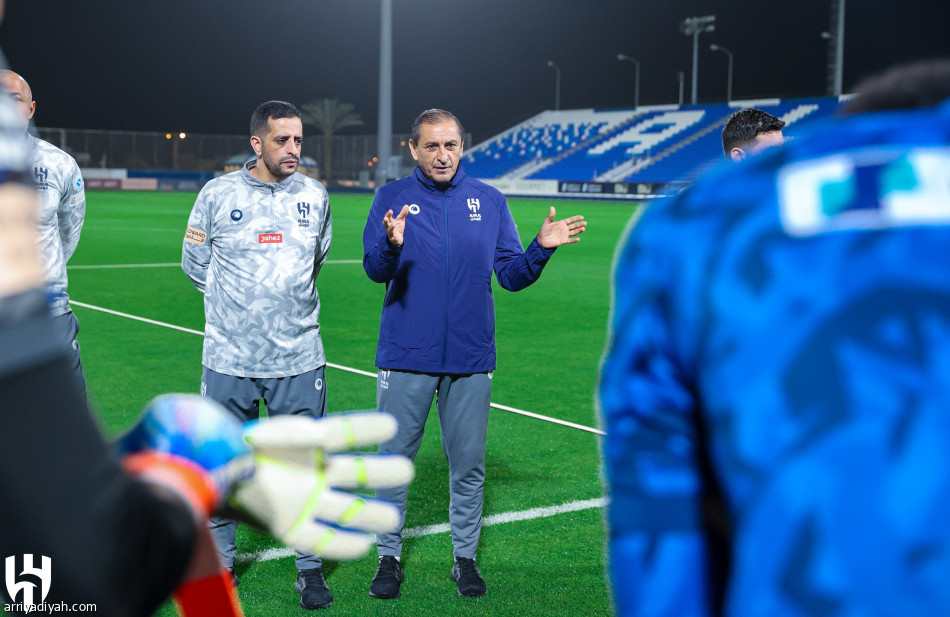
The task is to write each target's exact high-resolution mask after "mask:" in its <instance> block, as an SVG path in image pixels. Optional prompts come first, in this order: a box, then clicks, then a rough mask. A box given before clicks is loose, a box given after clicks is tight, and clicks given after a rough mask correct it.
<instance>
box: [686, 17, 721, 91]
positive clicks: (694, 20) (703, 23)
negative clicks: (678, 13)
mask: <svg viewBox="0 0 950 617" xmlns="http://www.w3.org/2000/svg"><path fill="white" fill-rule="evenodd" d="M715 22H716V16H715V15H704V16H703V17H687V18H686V19H684V20H683V21H682V22H680V31H681V32H682V33H683V34H685V35H686V36H691V37H693V105H695V104H696V84H697V82H698V81H699V35H700V34H702V33H703V32H713V31H714V30H715V29H716V23H715Z"/></svg>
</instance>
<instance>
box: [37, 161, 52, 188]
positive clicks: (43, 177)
mask: <svg viewBox="0 0 950 617" xmlns="http://www.w3.org/2000/svg"><path fill="white" fill-rule="evenodd" d="M33 176H34V177H35V178H36V188H37V189H39V190H41V191H45V190H46V189H48V188H49V170H48V169H46V168H45V167H40V166H39V165H36V166H34V167H33Z"/></svg>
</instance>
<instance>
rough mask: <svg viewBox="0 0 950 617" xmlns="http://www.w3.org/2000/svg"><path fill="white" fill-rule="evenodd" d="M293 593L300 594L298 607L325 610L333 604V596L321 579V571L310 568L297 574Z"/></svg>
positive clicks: (324, 580)
mask: <svg viewBox="0 0 950 617" xmlns="http://www.w3.org/2000/svg"><path fill="white" fill-rule="evenodd" d="M294 591H296V592H297V593H299V594H300V606H302V607H304V608H309V609H315V608H326V607H328V606H330V605H331V604H333V594H331V593H330V588H329V587H327V579H325V578H323V570H322V569H320V568H311V569H310V570H301V571H300V572H298V573H297V581H296V582H295V583H294Z"/></svg>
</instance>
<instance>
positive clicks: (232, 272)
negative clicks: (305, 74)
mask: <svg viewBox="0 0 950 617" xmlns="http://www.w3.org/2000/svg"><path fill="white" fill-rule="evenodd" d="M302 140H303V125H302V123H301V120H300V112H299V111H298V110H297V109H296V108H295V107H294V106H293V105H291V104H290V103H285V102H282V101H269V102H267V103H263V104H262V105H260V106H259V107H258V108H257V110H256V111H255V112H254V114H253V115H252V117H251V147H252V148H253V149H254V152H255V154H256V155H257V159H256V160H252V161H249V162H248V163H247V164H245V166H244V167H243V168H242V169H240V170H238V171H235V172H232V173H229V174H226V175H224V176H221V177H220V178H216V179H214V180H212V181H211V182H209V183H208V184H207V185H205V187H204V188H203V189H202V190H201V193H200V194H199V195H198V199H197V201H196V202H195V206H194V208H193V209H192V211H191V216H190V218H189V219H188V229H187V231H186V233H185V239H184V242H183V245H182V246H183V248H182V268H183V269H184V271H185V274H187V275H188V278H189V279H191V282H192V283H193V284H194V286H195V287H196V288H197V289H198V291H200V292H202V293H203V294H204V298H205V301H204V305H205V324H206V325H205V340H204V352H203V355H202V365H203V367H204V369H203V372H202V377H201V394H202V396H206V397H208V398H211V399H213V400H215V401H218V402H219V403H221V404H222V405H224V406H225V407H226V408H227V409H229V410H230V411H231V412H232V413H234V414H235V415H236V416H237V417H238V418H240V419H241V420H242V421H243V420H250V419H254V418H256V417H257V416H258V415H259V412H260V399H261V398H263V399H264V401H265V403H266V405H267V412H268V414H269V415H276V414H303V415H311V416H314V417H320V416H324V415H326V409H327V403H326V385H325V381H324V369H325V367H326V356H325V355H324V352H323V343H322V341H321V340H320V324H319V322H318V316H319V313H320V298H319V296H318V295H317V288H316V284H315V282H316V278H317V274H318V273H319V271H320V267H321V266H322V265H323V262H324V261H325V260H326V258H327V253H328V252H329V250H330V238H331V235H332V234H331V218H330V206H329V199H328V196H327V191H326V189H325V188H324V187H323V185H321V184H320V183H319V182H317V181H316V180H313V179H311V178H308V177H306V176H304V175H302V174H299V173H296V170H297V166H298V164H299V162H300V147H301V143H302ZM211 524H212V531H213V534H214V537H215V542H216V543H217V545H218V550H219V551H220V552H221V557H222V560H223V562H224V564H225V565H226V566H228V567H229V568H231V571H232V572H233V571H234V553H235V551H236V546H235V532H236V528H237V523H236V522H235V521H233V520H229V519H223V518H218V519H212V523H211ZM317 548H318V547H314V552H318V550H317ZM321 566H322V564H321V561H320V558H319V557H318V556H316V555H313V554H305V553H298V555H297V569H298V571H299V573H298V577H297V581H296V583H295V584H294V588H295V589H296V590H297V591H298V592H300V593H301V600H300V603H301V605H302V606H303V607H304V608H311V609H313V608H324V607H326V606H329V605H330V604H331V603H332V601H333V597H332V595H331V593H330V590H329V589H328V588H327V584H326V580H325V579H324V577H323V573H322V569H321ZM235 583H237V578H235Z"/></svg>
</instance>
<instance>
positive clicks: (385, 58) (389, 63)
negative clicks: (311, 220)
mask: <svg viewBox="0 0 950 617" xmlns="http://www.w3.org/2000/svg"><path fill="white" fill-rule="evenodd" d="M376 139H377V141H376V150H377V151H378V152H379V156H378V159H379V160H377V161H376V170H375V173H374V181H375V182H374V183H375V188H376V190H377V191H378V190H379V189H380V187H381V186H383V185H384V184H386V180H387V177H386V175H387V170H388V169H389V158H390V157H391V156H392V141H393V0H380V27H379V127H378V134H377V138H376ZM327 180H328V181H329V180H330V179H329V178H327Z"/></svg>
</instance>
